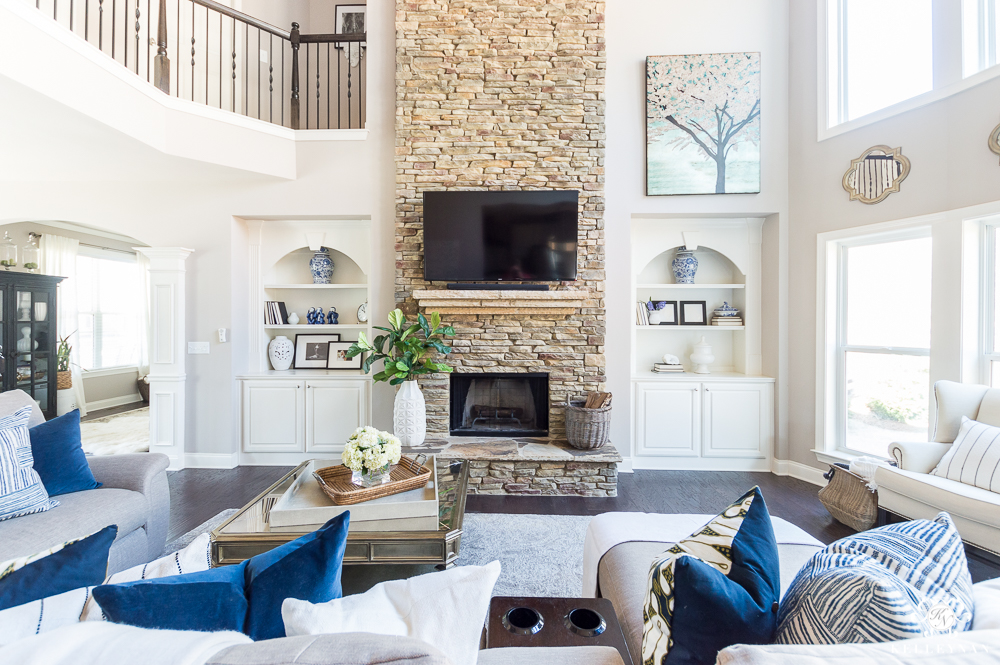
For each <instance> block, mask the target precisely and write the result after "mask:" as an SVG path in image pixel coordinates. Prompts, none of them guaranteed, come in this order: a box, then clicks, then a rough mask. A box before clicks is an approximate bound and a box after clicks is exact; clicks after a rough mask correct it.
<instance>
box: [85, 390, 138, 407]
mask: <svg viewBox="0 0 1000 665" xmlns="http://www.w3.org/2000/svg"><path fill="white" fill-rule="evenodd" d="M141 401H142V395H140V394H139V393H133V394H131V395H122V396H121V397H109V398H108V399H99V400H97V401H96V402H87V411H98V410H100V409H110V408H112V407H115V406H123V405H125V404H132V403H134V402H141Z"/></svg>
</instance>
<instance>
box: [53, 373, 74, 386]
mask: <svg viewBox="0 0 1000 665" xmlns="http://www.w3.org/2000/svg"><path fill="white" fill-rule="evenodd" d="M72 387H73V374H72V373H71V372H56V390H67V389H69V388H72Z"/></svg>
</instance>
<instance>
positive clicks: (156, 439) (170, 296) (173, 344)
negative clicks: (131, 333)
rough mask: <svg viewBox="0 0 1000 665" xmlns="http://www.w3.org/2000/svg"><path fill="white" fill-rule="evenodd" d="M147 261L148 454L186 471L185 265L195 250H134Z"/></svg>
mask: <svg viewBox="0 0 1000 665" xmlns="http://www.w3.org/2000/svg"><path fill="white" fill-rule="evenodd" d="M135 250H136V251H138V252H142V253H143V254H145V255H146V256H147V257H149V310H150V319H151V320H150V322H149V330H150V340H149V451H150V452H154V453H163V454H165V455H167V456H168V457H169V458H170V468H171V469H183V468H184V384H185V380H186V378H187V374H186V372H185V359H186V354H185V353H184V341H185V332H184V311H185V302H184V301H185V298H184V261H185V260H186V259H187V257H188V256H189V255H190V254H191V252H193V251H194V250H191V249H185V248H183V247H136V248H135Z"/></svg>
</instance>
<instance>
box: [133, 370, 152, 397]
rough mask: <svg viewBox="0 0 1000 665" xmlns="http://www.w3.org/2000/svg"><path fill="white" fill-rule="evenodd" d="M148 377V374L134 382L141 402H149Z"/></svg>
mask: <svg viewBox="0 0 1000 665" xmlns="http://www.w3.org/2000/svg"><path fill="white" fill-rule="evenodd" d="M148 376H149V375H148V374H147V375H146V376H140V377H139V378H138V379H136V380H135V385H136V386H137V387H138V389H139V397H141V398H142V401H143V402H148V401H149V379H148V378H147V377H148Z"/></svg>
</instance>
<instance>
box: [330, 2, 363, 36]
mask: <svg viewBox="0 0 1000 665" xmlns="http://www.w3.org/2000/svg"><path fill="white" fill-rule="evenodd" d="M335 14H336V19H335V21H334V30H336V32H337V34H338V35H353V34H357V33H359V32H366V31H367V29H368V5H337V6H336V9H335Z"/></svg>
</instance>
